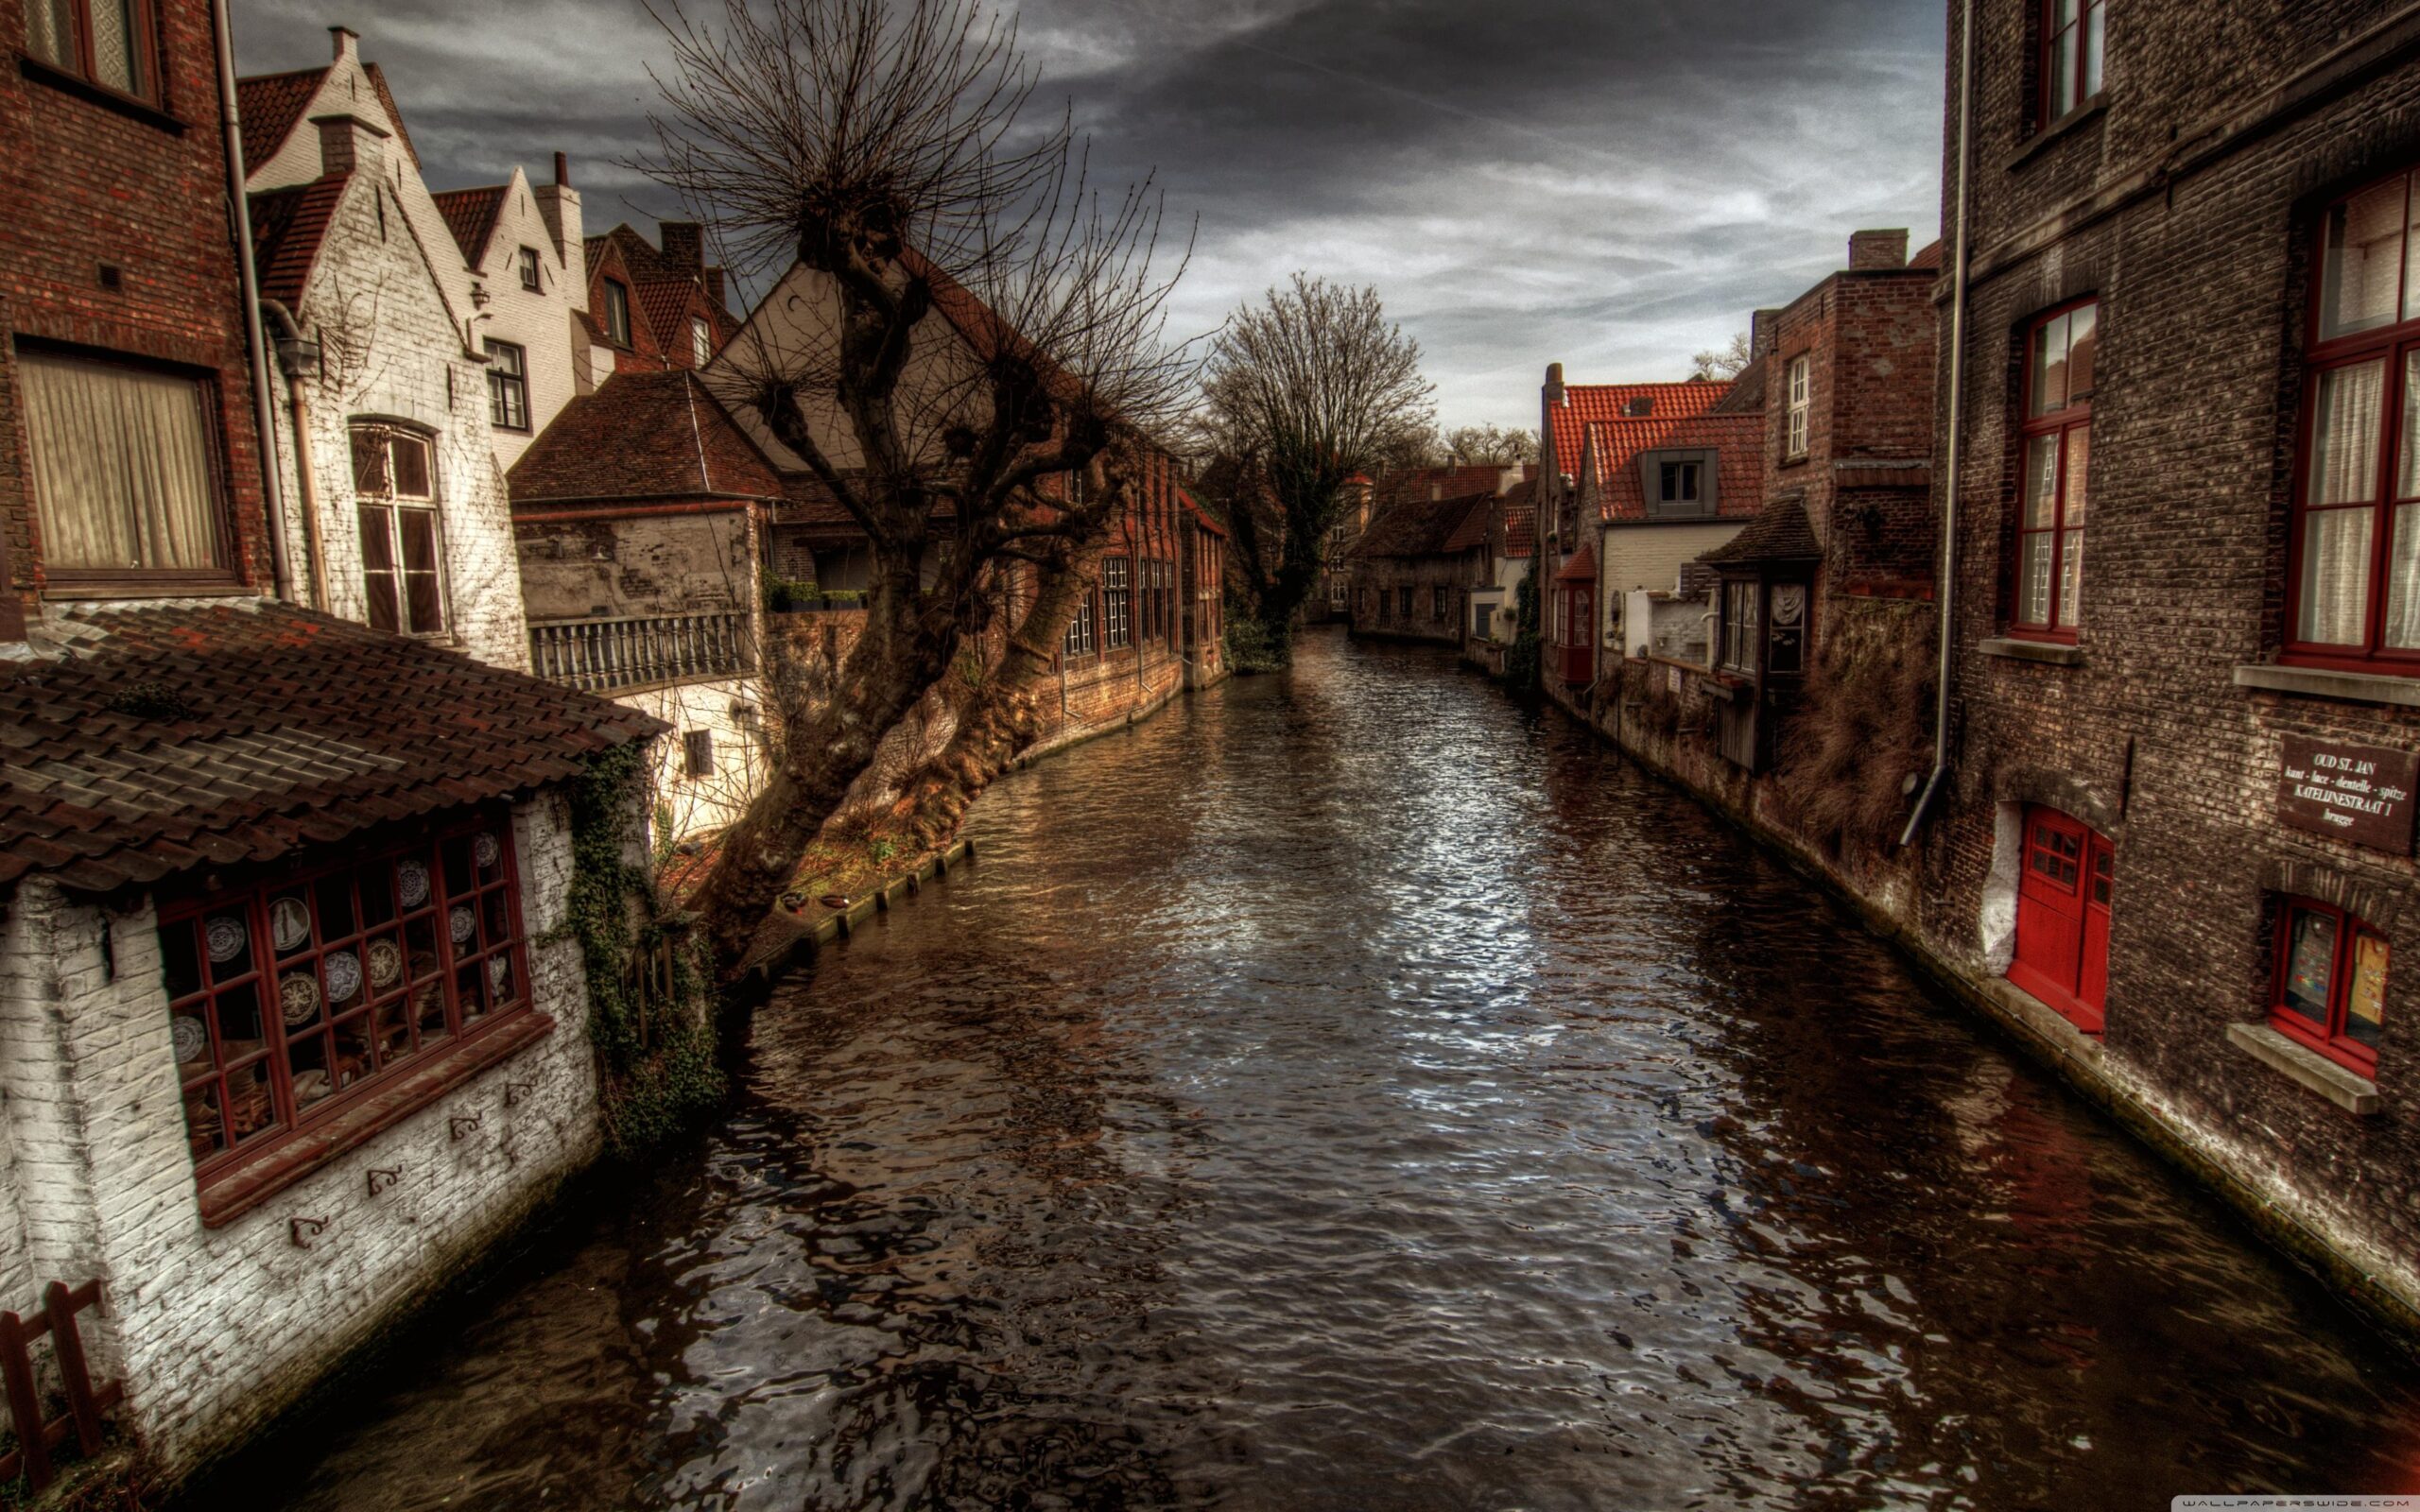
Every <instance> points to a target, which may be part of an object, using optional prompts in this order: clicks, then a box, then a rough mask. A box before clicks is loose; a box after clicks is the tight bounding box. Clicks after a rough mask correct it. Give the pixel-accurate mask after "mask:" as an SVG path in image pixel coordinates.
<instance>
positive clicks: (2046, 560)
mask: <svg viewBox="0 0 2420 1512" xmlns="http://www.w3.org/2000/svg"><path fill="white" fill-rule="evenodd" d="M2052 539H2054V538H2053V537H2052V535H2051V533H2050V532H2049V531H2048V530H2042V531H2035V532H2032V533H2030V534H2027V535H2023V536H2019V537H2018V538H2017V543H2016V619H2017V623H2018V624H2020V625H2048V624H2049V623H2050V542H2051V541H2052Z"/></svg>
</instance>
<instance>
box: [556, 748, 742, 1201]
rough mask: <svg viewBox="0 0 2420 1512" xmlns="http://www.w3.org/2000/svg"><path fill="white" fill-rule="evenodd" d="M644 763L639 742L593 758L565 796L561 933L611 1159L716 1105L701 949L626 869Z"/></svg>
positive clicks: (719, 1081) (711, 1017)
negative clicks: (567, 939) (570, 945)
mask: <svg viewBox="0 0 2420 1512" xmlns="http://www.w3.org/2000/svg"><path fill="white" fill-rule="evenodd" d="M649 764H650V755H649V749H648V746H647V745H645V744H644V743H637V744H631V745H627V746H621V747H615V748H614V749H612V750H608V751H603V752H600V753H598V754H596V755H595V756H592V757H591V758H589V760H588V763H587V770H586V771H585V772H583V773H582V774H581V775H580V777H579V779H578V780H577V781H575V782H573V783H572V784H571V789H570V795H569V796H570V800H571V835H572V880H571V896H570V902H569V909H568V915H567V918H566V920H565V927H566V928H567V929H569V930H570V931H571V933H572V934H573V935H575V936H577V937H578V938H579V950H580V960H581V964H582V965H584V966H585V967H586V968H587V975H588V1032H589V1038H590V1040H591V1041H592V1042H593V1043H594V1044H595V1046H596V1070H597V1089H598V1096H599V1098H600V1100H601V1103H602V1106H603V1112H604V1123H605V1141H606V1143H607V1144H608V1146H610V1147H611V1148H612V1149H613V1150H614V1153H615V1154H617V1155H631V1154H635V1153H637V1152H639V1151H642V1150H645V1149H646V1148H648V1146H650V1145H652V1144H655V1143H659V1142H661V1141H663V1140H664V1139H666V1137H668V1136H670V1135H672V1134H674V1133H677V1132H678V1131H680V1130H681V1129H682V1128H683V1127H685V1126H686V1125H689V1124H690V1123H691V1122H693V1121H694V1120H695V1119H696V1118H697V1117H698V1116H699V1115H700V1114H702V1113H704V1112H705V1111H706V1110H708V1109H709V1108H713V1107H715V1106H716V1105H717V1104H718V1103H719V1102H720V1101H721V1098H722V1095H723V1085H724V1084H723V1074H722V1067H721V1065H720V1063H719V1061H718V1060H717V1058H716V1055H715V1013H714V997H713V992H712V990H711V988H710V983H711V981H712V978H711V976H710V975H709V973H708V971H707V969H706V961H705V956H704V945H703V942H702V941H700V940H697V939H695V938H694V937H692V936H690V934H689V932H688V931H686V930H683V929H678V928H674V927H671V926H669V925H667V924H666V921H665V920H663V919H660V918H659V917H658V916H657V914H656V910H655V906H654V899H655V890H654V887H653V886H652V885H651V884H650V882H649V880H648V874H647V872H646V870H645V869H644V868H642V867H641V866H640V865H639V864H637V863H636V862H634V861H632V859H631V857H632V856H633V854H643V853H644V852H643V851H641V848H640V846H639V844H638V842H639V838H640V833H639V827H638V816H640V815H642V814H644V813H646V812H647V806H646V793H647V787H648V775H649Z"/></svg>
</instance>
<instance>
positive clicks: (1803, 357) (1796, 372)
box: [1782, 352, 1815, 458]
mask: <svg viewBox="0 0 2420 1512" xmlns="http://www.w3.org/2000/svg"><path fill="white" fill-rule="evenodd" d="M1814 389H1815V359H1814V357H1813V355H1812V354H1811V353H1808V352H1800V353H1799V354H1798V355H1797V356H1795V357H1792V358H1790V359H1789V430H1788V434H1787V435H1786V437H1785V438H1784V440H1783V443H1782V455H1783V457H1785V458H1791V457H1801V456H1805V455H1806V443H1807V420H1808V416H1809V414H1810V412H1811V411H1812V410H1813V408H1814Z"/></svg>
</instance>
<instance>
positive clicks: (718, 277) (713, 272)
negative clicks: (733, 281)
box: [706, 267, 731, 312]
mask: <svg viewBox="0 0 2420 1512" xmlns="http://www.w3.org/2000/svg"><path fill="white" fill-rule="evenodd" d="M706 298H707V300H709V301H712V302H713V304H714V307H715V308H716V309H717V310H722V311H726V312H728V311H729V310H730V309H731V306H730V305H729V304H727V303H725V302H724V301H723V293H722V269H721V268H719V267H710V268H707V269H706Z"/></svg>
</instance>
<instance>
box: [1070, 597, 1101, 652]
mask: <svg viewBox="0 0 2420 1512" xmlns="http://www.w3.org/2000/svg"><path fill="white" fill-rule="evenodd" d="M1096 635H1097V622H1096V621H1095V620H1094V618H1093V600H1092V595H1091V594H1089V593H1087V594H1085V595H1084V602H1083V605H1082V607H1081V608H1080V609H1078V610H1076V617H1075V618H1074V619H1072V620H1070V621H1068V622H1067V659H1068V660H1069V661H1071V662H1072V661H1074V660H1075V659H1076V658H1078V657H1085V656H1090V655H1092V654H1093V653H1094V652H1095V651H1096V650H1098V649H1099V643H1098V640H1097V639H1096Z"/></svg>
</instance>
